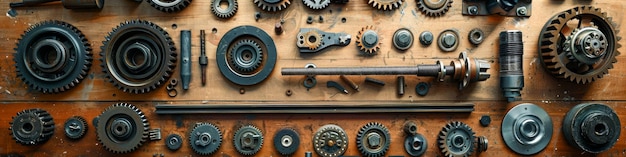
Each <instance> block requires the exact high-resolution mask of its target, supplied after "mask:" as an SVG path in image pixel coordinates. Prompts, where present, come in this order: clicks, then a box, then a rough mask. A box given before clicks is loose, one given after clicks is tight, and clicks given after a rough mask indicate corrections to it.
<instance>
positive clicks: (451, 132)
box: [437, 121, 475, 157]
mask: <svg viewBox="0 0 626 157" xmlns="http://www.w3.org/2000/svg"><path fill="white" fill-rule="evenodd" d="M474 135H475V133H474V131H472V128H470V127H469V126H468V125H467V124H465V123H463V122H459V121H454V122H450V123H448V124H446V126H445V127H443V128H442V130H441V132H439V136H438V137H437V144H438V145H439V149H440V150H441V153H443V155H444V156H446V157H468V156H470V155H472V152H474V139H475V136H474Z"/></svg>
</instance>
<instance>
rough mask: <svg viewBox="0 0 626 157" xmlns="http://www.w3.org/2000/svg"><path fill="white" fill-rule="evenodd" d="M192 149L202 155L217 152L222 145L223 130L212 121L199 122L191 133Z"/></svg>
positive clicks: (190, 142)
mask: <svg viewBox="0 0 626 157" xmlns="http://www.w3.org/2000/svg"><path fill="white" fill-rule="evenodd" d="M189 145H191V149H193V151H195V152H196V153H198V154H200V155H210V154H213V153H215V151H217V149H219V148H220V146H221V145H222V132H220V129H218V128H217V127H216V126H215V125H213V124H211V123H199V124H196V127H194V128H193V130H192V131H191V133H190V134H189Z"/></svg>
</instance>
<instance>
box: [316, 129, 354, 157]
mask: <svg viewBox="0 0 626 157" xmlns="http://www.w3.org/2000/svg"><path fill="white" fill-rule="evenodd" d="M313 148H314V149H315V152H316V153H317V154H318V155H320V156H324V157H338V156H341V155H343V153H345V152H346V150H347V148H348V135H346V131H344V130H343V129H342V128H341V127H339V126H337V125H334V124H327V125H324V126H322V127H321V128H319V129H318V130H317V132H315V136H313Z"/></svg>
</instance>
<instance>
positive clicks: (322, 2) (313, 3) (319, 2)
mask: <svg viewBox="0 0 626 157" xmlns="http://www.w3.org/2000/svg"><path fill="white" fill-rule="evenodd" d="M330 2H331V1H330V0H302V3H304V5H306V6H307V7H309V8H311V9H315V10H321V9H324V8H326V7H328V5H330Z"/></svg>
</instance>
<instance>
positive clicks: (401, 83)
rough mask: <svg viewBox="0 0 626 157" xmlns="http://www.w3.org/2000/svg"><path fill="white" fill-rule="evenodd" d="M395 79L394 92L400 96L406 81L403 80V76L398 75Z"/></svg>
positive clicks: (402, 93)
mask: <svg viewBox="0 0 626 157" xmlns="http://www.w3.org/2000/svg"><path fill="white" fill-rule="evenodd" d="M396 80H397V85H396V86H397V87H396V94H398V95H399V96H402V95H404V88H405V86H406V83H405V81H404V76H398V77H397V78H396Z"/></svg>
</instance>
